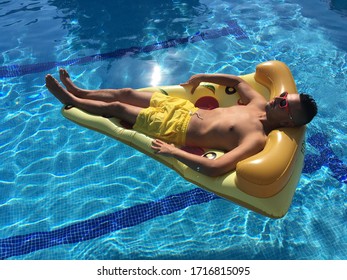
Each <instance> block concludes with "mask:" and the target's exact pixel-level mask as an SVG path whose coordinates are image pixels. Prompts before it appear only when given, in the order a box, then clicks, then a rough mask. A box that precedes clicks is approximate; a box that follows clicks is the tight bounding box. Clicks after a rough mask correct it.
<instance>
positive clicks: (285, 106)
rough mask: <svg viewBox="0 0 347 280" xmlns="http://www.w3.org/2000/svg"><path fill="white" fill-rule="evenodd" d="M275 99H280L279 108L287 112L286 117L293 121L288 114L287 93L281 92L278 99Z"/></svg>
mask: <svg viewBox="0 0 347 280" xmlns="http://www.w3.org/2000/svg"><path fill="white" fill-rule="evenodd" d="M276 98H279V99H281V101H280V102H279V104H278V105H279V107H280V108H281V109H285V110H286V111H287V113H288V115H289V118H290V119H291V120H293V117H292V115H291V113H290V110H289V102H288V100H287V98H288V92H283V93H282V94H280V96H278V97H276Z"/></svg>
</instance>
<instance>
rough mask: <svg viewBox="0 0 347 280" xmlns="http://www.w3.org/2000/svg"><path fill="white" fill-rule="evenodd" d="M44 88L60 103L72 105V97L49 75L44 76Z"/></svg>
mask: <svg viewBox="0 0 347 280" xmlns="http://www.w3.org/2000/svg"><path fill="white" fill-rule="evenodd" d="M46 87H47V88H48V90H49V91H50V92H51V93H52V94H53V95H54V96H55V97H56V98H57V99H59V100H60V102H61V103H63V104H65V105H74V96H73V95H72V94H71V93H69V92H68V91H67V90H65V89H64V88H63V87H62V86H61V85H60V84H59V82H58V81H57V80H56V79H54V78H53V77H52V75H50V74H48V75H47V76H46Z"/></svg>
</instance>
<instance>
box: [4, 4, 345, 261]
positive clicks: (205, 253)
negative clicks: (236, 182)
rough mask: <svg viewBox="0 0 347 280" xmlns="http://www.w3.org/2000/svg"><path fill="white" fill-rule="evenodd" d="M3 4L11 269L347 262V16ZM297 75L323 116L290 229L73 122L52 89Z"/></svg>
mask: <svg viewBox="0 0 347 280" xmlns="http://www.w3.org/2000/svg"><path fill="white" fill-rule="evenodd" d="M143 2H145V1H140V0H134V1H122V0H118V1H99V2H98V3H97V4H96V3H95V1H79V0H75V1H62V0H47V1H44V0H42V1H11V0H10V1H2V2H0V18H1V23H0V50H1V56H0V85H1V91H0V104H1V107H0V111H1V118H0V129H1V133H0V162H1V165H0V194H1V195H0V259H83V260H84V259H347V239H346V236H347V224H346V220H347V199H346V197H347V196H346V186H347V176H346V174H347V153H346V150H347V136H346V135H347V125H346V122H345V119H346V109H347V101H346V99H345V98H344V96H345V95H346V90H347V82H346V81H347V62H346V61H347V54H346V51H347V47H346V46H347V39H346V38H347V5H346V3H345V1H343V0H335V1H334V0H330V1H320V0H311V1H301V0H281V1H274V0H267V1H247V0H241V1H235V3H230V1H227V0H214V1H210V0H209V1H207V0H189V1H181V0H170V1H168V0H160V1H159V0H155V1H150V3H149V2H148V3H143ZM274 59H276V60H281V61H283V62H285V63H286V64H287V65H288V66H289V67H290V69H291V71H292V73H293V75H294V78H295V80H296V82H297V87H298V90H299V91H300V92H308V93H310V94H312V95H313V96H314V97H315V99H316V100H317V101H318V105H319V115H318V117H317V118H316V119H315V120H314V121H313V122H312V123H311V124H310V125H309V126H308V130H307V141H306V157H305V167H304V170H303V173H302V176H301V179H300V182H299V185H298V188H297V191H296V193H295V196H294V200H293V203H292V205H291V208H290V209H289V212H288V214H287V215H286V216H285V217H284V218H282V219H279V220H273V219H270V218H266V217H263V216H261V215H259V214H256V213H254V212H251V211H249V210H247V209H244V208H242V207H240V206H238V205H236V204H233V203H231V202H229V201H226V200H224V199H221V198H219V197H217V196H215V195H214V194H211V193H208V192H206V191H203V190H201V189H200V188H197V187H196V186H194V185H193V184H190V183H188V182H186V181H185V180H183V179H182V178H181V177H179V176H178V175H177V174H176V173H175V172H173V171H172V170H170V169H168V168H166V167H165V166H163V165H161V164H160V163H158V162H155V161H153V160H152V159H150V158H148V157H146V156H145V155H143V154H141V153H139V152H138V151H136V150H133V149H131V148H129V147H127V146H125V145H123V144H121V143H118V142H116V141H114V140H112V139H110V138H108V137H106V136H104V135H101V134H98V133H96V132H94V131H91V130H87V129H84V128H82V127H79V126H77V125H75V124H73V123H71V122H69V121H68V120H66V119H65V118H63V117H62V116H61V114H60V109H61V106H60V104H59V103H58V102H57V101H56V99H55V98H54V97H52V96H51V95H50V94H49V92H48V91H47V90H46V88H45V86H44V77H45V75H46V74H47V73H52V74H54V75H55V76H57V70H58V68H59V67H65V68H67V69H68V71H69V72H70V74H71V76H72V78H73V80H75V82H76V83H77V84H78V85H80V86H82V87H86V88H120V87H129V86H130V87H134V88H139V87H145V86H151V85H159V84H162V85H169V84H178V83H181V82H183V81H186V80H187V79H188V78H189V77H190V75H192V74H194V73H200V72H210V73H218V72H219V73H232V74H236V75H241V74H246V73H250V72H254V70H255V66H256V65H257V64H259V63H261V62H263V61H267V60H274Z"/></svg>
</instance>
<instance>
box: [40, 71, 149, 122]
mask: <svg viewBox="0 0 347 280" xmlns="http://www.w3.org/2000/svg"><path fill="white" fill-rule="evenodd" d="M46 87H47V88H48V90H49V91H50V92H51V93H52V94H53V95H54V96H55V97H56V98H57V99H59V100H60V102H61V103H63V104H65V105H73V106H75V107H77V108H79V109H82V110H84V111H86V112H89V113H91V114H94V115H99V116H109V117H111V116H112V117H116V118H119V119H121V120H124V121H127V122H129V123H131V124H134V123H135V121H136V118H137V116H138V114H139V112H140V111H141V110H142V109H143V108H142V107H138V106H133V105H129V104H125V103H122V102H119V101H114V102H104V101H100V100H92V99H84V98H79V97H77V96H75V95H73V94H71V93H70V92H68V91H67V90H65V89H64V88H63V87H62V86H61V85H60V84H59V82H58V81H57V80H56V79H54V78H53V77H52V76H51V75H47V76H46Z"/></svg>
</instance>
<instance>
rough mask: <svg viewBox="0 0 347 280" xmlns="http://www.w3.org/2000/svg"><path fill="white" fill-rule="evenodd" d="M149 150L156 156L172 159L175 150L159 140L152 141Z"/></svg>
mask: <svg viewBox="0 0 347 280" xmlns="http://www.w3.org/2000/svg"><path fill="white" fill-rule="evenodd" d="M151 148H152V149H153V150H154V152H155V153H156V154H160V155H163V156H168V157H172V156H173V152H174V150H175V149H177V148H176V147H175V146H174V145H173V144H168V143H166V142H164V141H161V140H159V139H155V140H153V141H152V146H151Z"/></svg>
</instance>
